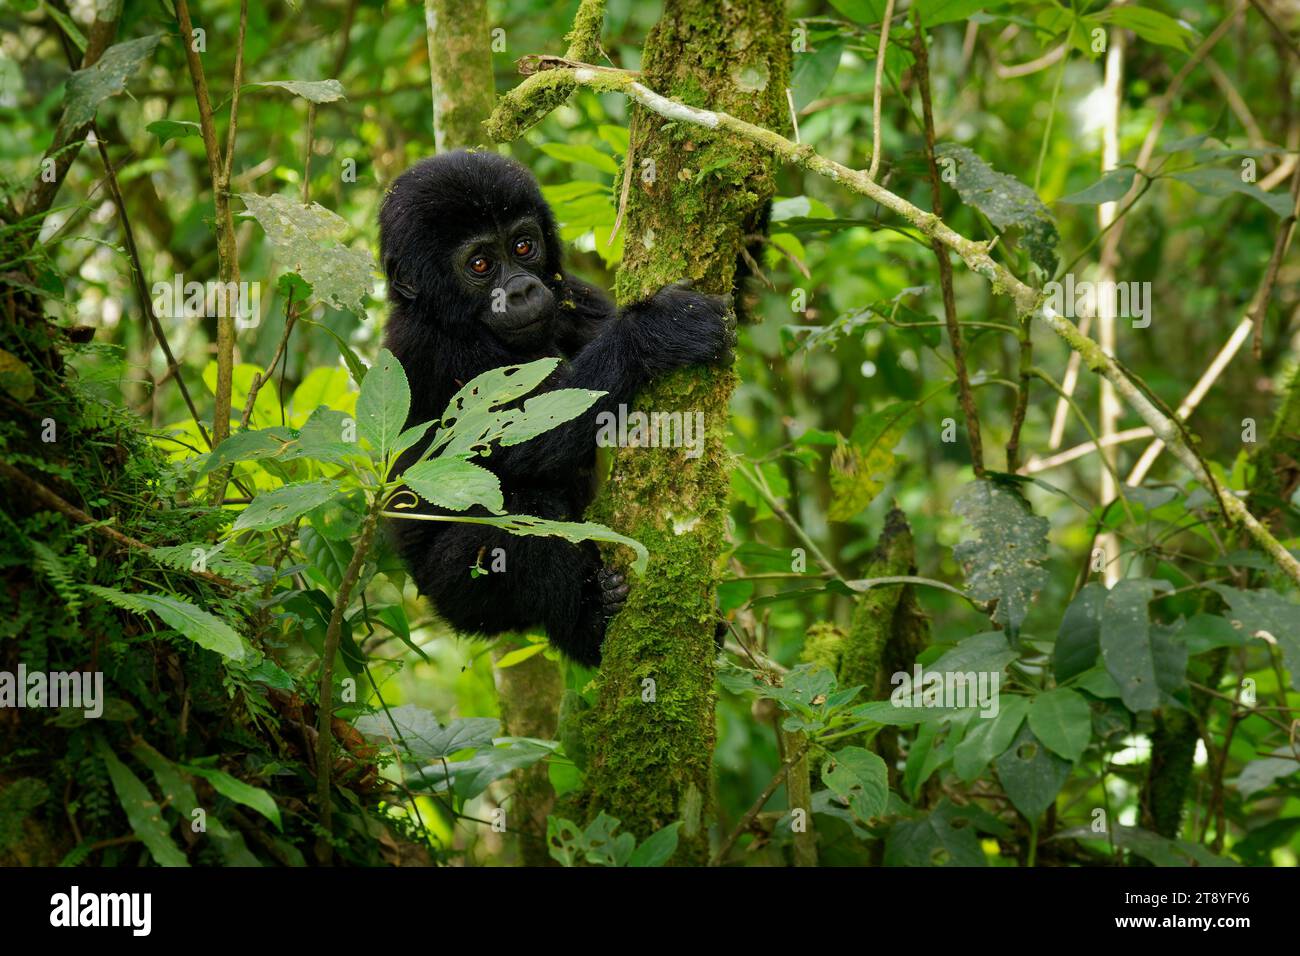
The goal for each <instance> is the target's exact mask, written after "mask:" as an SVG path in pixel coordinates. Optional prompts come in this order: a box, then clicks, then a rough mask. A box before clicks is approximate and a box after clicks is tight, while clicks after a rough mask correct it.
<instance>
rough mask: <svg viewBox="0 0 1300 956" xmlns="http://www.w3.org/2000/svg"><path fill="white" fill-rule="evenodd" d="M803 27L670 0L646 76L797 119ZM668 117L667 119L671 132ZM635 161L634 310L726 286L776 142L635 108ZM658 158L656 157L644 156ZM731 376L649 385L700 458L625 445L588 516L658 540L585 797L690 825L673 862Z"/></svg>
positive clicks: (760, 112) (627, 813) (691, 0)
mask: <svg viewBox="0 0 1300 956" xmlns="http://www.w3.org/2000/svg"><path fill="white" fill-rule="evenodd" d="M789 64H790V38H789V35H788V32H787V27H786V21H785V16H784V12H783V10H782V7H781V5H780V4H773V3H770V2H766V0H732V2H726V3H724V2H719V0H666V2H665V4H664V13H663V17H662V19H661V20H660V21H659V23H658V24H657V25H656V26H655V28H654V29H653V30H652V31H651V33H650V36H649V37H648V39H647V41H646V46H645V51H644V58H643V64H642V67H643V75H644V80H645V82H646V84H647V85H649V86H650V87H651V88H652V89H654V90H656V91H658V92H660V93H662V94H663V95H665V96H668V97H672V98H676V99H679V100H681V101H682V102H684V103H687V104H689V105H692V106H700V107H704V106H707V107H711V108H715V109H722V110H726V111H728V112H735V113H737V114H739V115H743V116H745V117H746V118H747V119H749V120H751V121H753V122H755V123H758V124H762V125H764V126H766V127H768V128H772V129H785V128H787V127H788V125H789V123H788V117H787V107H786V87H787V86H788V85H789V74H790V66H789ZM666 126H667V128H665V127H666ZM631 129H632V137H631V139H632V143H631V147H630V150H629V153H628V155H627V157H626V159H625V162H626V163H628V164H631V167H632V168H631V173H632V175H633V185H634V186H635V187H636V188H633V189H632V190H630V195H629V201H628V205H627V210H626V213H625V217H624V223H625V228H626V230H627V232H626V236H625V239H624V250H625V251H624V258H623V265H622V268H621V270H620V272H619V276H618V282H617V286H616V295H617V298H618V301H619V302H620V303H621V304H626V303H629V302H633V301H636V300H638V299H641V298H644V297H645V296H648V295H650V294H652V293H654V292H655V291H657V290H658V289H659V288H660V287H662V286H663V285H665V284H667V283H669V282H673V281H675V280H678V279H682V278H690V279H692V280H694V282H695V285H696V287H697V288H698V289H700V290H701V291H704V292H711V293H726V292H730V291H731V288H732V282H733V278H734V272H735V263H736V258H737V256H738V255H739V253H740V251H741V248H742V247H743V246H744V237H745V236H746V235H747V234H748V233H749V232H750V231H751V230H752V229H754V228H756V222H757V220H758V218H759V215H760V213H761V212H762V209H763V207H764V206H765V204H766V203H767V201H768V200H769V199H770V197H771V196H772V193H773V189H774V187H773V178H772V162H771V158H770V156H769V155H768V154H767V153H766V152H765V151H760V150H759V149H756V148H755V147H754V146H752V145H750V144H747V143H744V142H742V141H740V140H738V139H734V138H732V137H730V136H726V135H716V134H713V133H710V132H709V131H707V130H702V129H699V128H696V127H692V126H689V125H686V124H680V123H678V124H672V125H668V124H666V122H665V120H664V119H663V118H662V117H660V116H657V115H655V114H654V113H651V112H648V111H647V110H645V109H643V108H642V107H640V106H638V107H636V108H635V109H634V110H633V115H632V121H631ZM647 161H649V163H647ZM735 385H736V376H735V374H734V373H733V372H732V371H731V370H729V369H699V368H692V369H687V370H683V371H681V372H678V373H676V374H674V375H671V376H668V377H667V378H664V379H662V380H661V381H659V382H657V383H655V384H654V385H652V386H651V387H650V388H649V389H647V390H646V392H645V393H644V394H643V395H641V396H640V398H639V399H638V401H637V407H638V408H641V409H644V410H653V411H656V412H683V413H691V414H693V413H695V412H703V414H704V422H705V427H706V442H705V447H704V452H703V454H702V455H701V456H700V457H698V458H695V459H689V458H686V457H685V453H684V451H683V450H682V449H672V448H624V449H620V450H619V451H618V453H617V454H616V455H615V456H614V464H613V469H612V472H611V475H610V478H609V480H608V482H607V484H606V486H605V488H604V489H603V491H602V494H601V496H600V498H599V499H598V500H597V502H596V503H595V505H594V506H593V508H592V509H591V512H590V517H592V518H593V519H594V520H598V521H601V522H604V523H606V524H608V525H610V526H611V527H614V528H617V529H618V530H619V531H621V532H623V533H625V534H629V535H632V536H633V537H635V538H637V539H639V540H640V541H642V542H643V543H644V544H645V545H646V546H647V547H648V548H649V549H650V555H651V559H650V566H649V568H648V569H647V571H646V574H645V576H644V577H642V578H640V579H638V580H636V581H635V582H634V585H633V588H632V592H631V595H630V596H629V599H628V602H627V605H626V607H625V609H624V610H623V611H622V612H621V613H620V614H619V615H618V616H617V617H615V618H614V620H613V621H612V623H611V627H610V630H609V634H608V636H607V637H606V641H605V647H604V661H603V664H602V667H601V673H600V678H599V680H600V683H599V692H598V700H597V704H596V707H595V708H594V709H593V711H592V715H591V718H590V723H589V725H588V733H587V738H588V740H589V741H590V742H591V758H590V763H589V765H588V774H587V792H586V803H587V810H588V812H589V814H590V815H592V816H594V815H595V814H596V813H597V811H599V810H604V811H606V812H607V813H609V814H610V815H611V816H614V817H617V818H618V819H619V820H621V821H622V823H623V827H624V829H625V830H626V831H630V832H632V833H635V834H636V835H637V836H638V837H641V838H644V837H646V836H647V835H649V834H650V833H652V832H654V831H655V830H657V829H658V828H660V827H662V826H665V825H667V824H669V823H671V822H673V821H674V820H679V819H680V820H682V821H683V827H682V830H681V832H680V834H679V838H680V843H679V847H680V849H679V851H678V853H677V856H676V857H675V862H678V863H702V862H704V860H705V859H707V850H708V847H707V834H706V830H705V821H706V820H707V815H708V807H707V804H708V801H709V792H710V786H709V771H710V763H711V757H712V751H713V741H714V726H713V724H714V691H713V682H714V657H715V653H716V651H715V646H714V624H715V619H716V613H717V612H716V605H715V594H714V592H715V585H716V580H717V569H716V561H717V558H718V555H719V554H720V552H721V550H722V546H723V531H724V522H725V519H726V503H727V490H728V483H729V475H728V464H727V452H726V450H725V448H724V445H723V442H724V439H725V436H726V434H727V422H728V401H729V399H730V397H731V393H732V391H733V389H734V388H735Z"/></svg>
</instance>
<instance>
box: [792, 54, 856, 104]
mask: <svg viewBox="0 0 1300 956" xmlns="http://www.w3.org/2000/svg"><path fill="white" fill-rule="evenodd" d="M843 52H844V39H843V38H842V37H839V36H833V37H829V38H828V39H825V40H819V41H818V42H817V48H816V49H815V50H808V51H807V52H804V53H796V54H795V55H794V75H793V77H792V79H791V81H790V91H791V94H792V95H793V96H794V108H795V110H802V109H803V108H804V107H805V106H807V105H808V104H809V103H811V102H812V101H813V100H815V99H817V97H818V96H820V95H821V92H822V90H824V89H826V87H827V85H828V84H829V83H830V81H831V78H832V77H833V76H835V71H836V70H837V69H839V65H840V56H841V55H842V54H843Z"/></svg>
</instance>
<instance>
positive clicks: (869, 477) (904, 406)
mask: <svg viewBox="0 0 1300 956" xmlns="http://www.w3.org/2000/svg"><path fill="white" fill-rule="evenodd" d="M915 411H916V406H915V405H914V404H913V403H912V402H896V403H895V404H893V405H890V406H889V407H887V408H884V409H882V410H880V411H879V412H876V413H874V414H872V415H867V416H864V417H862V418H859V419H858V421H857V424H855V425H854V426H853V434H852V436H851V437H850V439H849V440H848V441H843V440H841V441H840V442H839V444H838V445H837V447H836V448H835V451H834V452H832V453H831V475H830V479H831V496H832V497H831V506H830V510H829V511H828V513H827V517H829V518H830V519H831V520H832V521H849V520H850V519H852V518H854V517H856V516H857V515H858V514H859V513H860V512H861V511H862V510H863V509H864V508H866V507H867V506H868V505H869V504H871V502H872V501H874V500H875V498H876V495H878V494H880V492H881V490H882V489H883V488H884V487H885V482H886V481H888V480H889V479H890V478H892V477H893V474H894V471H895V469H896V468H897V462H898V460H897V458H896V457H895V456H894V447H895V446H896V445H897V444H898V443H899V442H900V441H901V440H902V438H903V435H904V433H905V432H906V431H907V429H908V427H909V426H910V425H911V423H912V417H913V415H914V413H915Z"/></svg>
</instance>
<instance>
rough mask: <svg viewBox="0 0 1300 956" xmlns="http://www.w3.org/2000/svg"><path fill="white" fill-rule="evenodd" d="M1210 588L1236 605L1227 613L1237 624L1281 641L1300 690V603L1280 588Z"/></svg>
mask: <svg viewBox="0 0 1300 956" xmlns="http://www.w3.org/2000/svg"><path fill="white" fill-rule="evenodd" d="M1210 587H1211V588H1213V589H1214V590H1215V591H1217V592H1218V593H1219V595H1220V596H1221V597H1222V598H1223V599H1224V600H1225V601H1227V602H1228V606H1229V607H1230V608H1232V612H1231V613H1230V614H1227V615H1225V616H1226V617H1227V618H1228V620H1229V621H1231V622H1232V626H1233V627H1235V628H1239V629H1240V630H1241V631H1243V632H1244V633H1246V634H1247V635H1249V636H1250V637H1261V638H1264V639H1265V640H1268V639H1269V638H1271V639H1272V640H1273V641H1275V642H1276V643H1277V645H1278V646H1279V647H1280V648H1281V649H1282V660H1283V661H1284V662H1285V664H1286V669H1287V670H1289V671H1290V672H1291V686H1292V687H1294V688H1295V689H1296V690H1300V605H1296V604H1294V603H1293V602H1291V601H1290V600H1288V599H1287V598H1285V597H1283V596H1282V595H1281V594H1278V593H1277V592H1276V591H1267V590H1259V591H1242V590H1240V589H1238V588H1230V587H1228V586H1227V585H1225V584H1211V585H1210Z"/></svg>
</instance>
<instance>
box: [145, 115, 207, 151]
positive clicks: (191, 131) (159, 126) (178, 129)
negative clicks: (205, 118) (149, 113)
mask: <svg viewBox="0 0 1300 956" xmlns="http://www.w3.org/2000/svg"><path fill="white" fill-rule="evenodd" d="M145 129H146V130H148V131H149V132H150V133H153V134H154V135H155V136H157V137H158V145H159V146H162V145H163V144H164V143H166V142H167V141H168V140H169V139H184V138H186V137H187V136H201V135H203V131H202V129H201V128H200V127H199V124H198V123H191V122H190V121H189V120H169V119H161V120H154V121H153V122H152V123H150V124H149V125H148V126H146V127H145Z"/></svg>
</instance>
